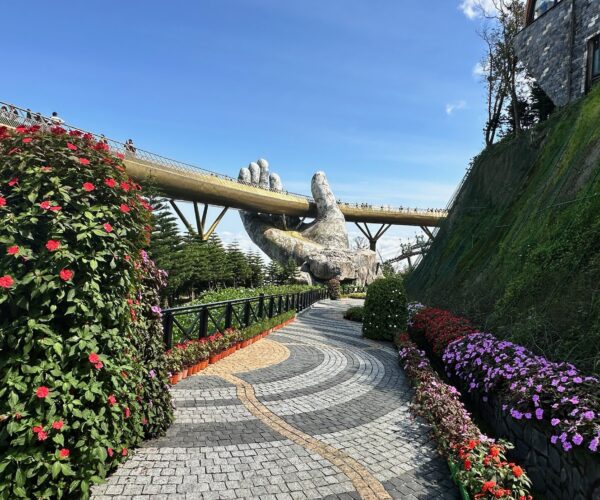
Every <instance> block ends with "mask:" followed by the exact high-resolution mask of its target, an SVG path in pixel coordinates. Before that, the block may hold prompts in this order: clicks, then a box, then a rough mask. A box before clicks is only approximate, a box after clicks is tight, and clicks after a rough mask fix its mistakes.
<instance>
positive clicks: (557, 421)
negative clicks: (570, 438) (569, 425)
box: [550, 418, 560, 427]
mask: <svg viewBox="0 0 600 500" xmlns="http://www.w3.org/2000/svg"><path fill="white" fill-rule="evenodd" d="M550 423H551V424H552V427H556V426H557V425H558V424H560V420H559V419H558V418H553V419H552V420H550Z"/></svg>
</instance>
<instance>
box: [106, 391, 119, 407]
mask: <svg viewBox="0 0 600 500" xmlns="http://www.w3.org/2000/svg"><path fill="white" fill-rule="evenodd" d="M106 400H107V401H108V405H109V406H112V405H114V404H115V403H116V402H117V398H115V396H114V394H111V395H110V396H108V398H106Z"/></svg>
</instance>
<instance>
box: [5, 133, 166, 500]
mask: <svg viewBox="0 0 600 500" xmlns="http://www.w3.org/2000/svg"><path fill="white" fill-rule="evenodd" d="M124 170H125V169H124V166H123V164H122V162H121V161H120V159H119V158H117V157H115V156H113V155H112V154H111V153H110V151H108V150H107V146H106V145H104V144H102V143H97V142H95V141H94V140H93V138H92V137H91V136H89V135H81V134H80V133H79V132H75V131H74V132H70V133H69V134H67V133H66V132H65V131H64V130H62V129H60V128H58V127H55V128H53V129H52V130H51V133H41V132H40V131H39V130H38V129H37V128H36V127H31V128H27V127H18V128H17V129H16V131H9V130H7V129H5V128H0V332H1V334H0V352H2V356H0V497H1V498H50V497H52V498H57V497H58V498H60V497H67V496H68V497H77V498H85V497H87V496H88V495H89V487H90V484H91V483H94V482H99V481H101V480H102V477H104V476H105V475H106V473H107V472H108V471H109V470H110V469H111V468H113V467H115V466H116V465H117V464H118V463H119V462H121V461H122V460H124V459H125V457H127V456H128V454H129V448H130V447H132V446H134V445H136V444H137V443H139V442H140V440H141V439H142V438H143V437H144V436H145V435H154V434H156V433H158V432H160V431H161V430H162V429H164V427H165V426H166V425H167V424H168V422H169V421H170V415H171V413H170V411H171V409H170V402H169V397H168V394H165V392H166V391H164V377H165V374H164V367H163V363H164V361H163V360H162V357H161V356H162V351H161V349H160V347H159V344H158V343H157V342H156V341H153V342H151V343H150V344H148V342H147V341H148V339H149V338H150V337H152V338H153V339H155V337H154V336H155V335H157V332H158V329H159V328H160V327H159V325H158V324H157V322H156V321H155V318H154V317H153V315H154V314H155V313H154V311H153V310H152V307H153V306H154V305H155V304H152V305H149V304H150V303H152V300H151V296H153V293H154V292H153V288H152V287H153V286H154V285H150V283H149V282H148V281H146V280H150V281H151V278H150V276H149V275H148V274H146V275H144V271H143V270H142V268H143V265H144V263H143V262H141V261H140V250H141V248H142V247H143V246H144V245H145V244H146V243H147V241H148V240H147V239H148V234H149V229H150V227H149V226H148V224H149V220H150V219H149V213H148V212H147V209H148V205H147V203H146V201H145V200H144V199H143V198H141V196H140V188H139V186H138V185H137V184H135V183H133V182H132V181H131V180H130V179H129V178H128V176H127V175H126V174H125V171H124ZM150 274H152V272H150ZM148 300H150V302H147V301H148ZM158 335H159V334H158ZM159 338H162V335H159Z"/></svg>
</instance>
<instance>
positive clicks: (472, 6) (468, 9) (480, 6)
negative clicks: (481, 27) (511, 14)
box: [459, 0, 496, 19]
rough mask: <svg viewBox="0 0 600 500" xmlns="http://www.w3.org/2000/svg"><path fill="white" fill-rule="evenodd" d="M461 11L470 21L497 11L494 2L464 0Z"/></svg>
mask: <svg viewBox="0 0 600 500" xmlns="http://www.w3.org/2000/svg"><path fill="white" fill-rule="evenodd" d="M459 9H460V10H462V12H463V14H464V15H465V16H467V17H468V18H469V19H476V18H478V17H481V16H482V15H491V14H493V13H494V12H495V11H496V7H495V6H494V0H462V1H461V3H460V6H459Z"/></svg>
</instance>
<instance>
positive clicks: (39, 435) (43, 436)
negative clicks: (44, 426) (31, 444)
mask: <svg viewBox="0 0 600 500" xmlns="http://www.w3.org/2000/svg"><path fill="white" fill-rule="evenodd" d="M37 438H38V441H46V439H48V434H46V433H45V432H44V431H40V432H38V433H37Z"/></svg>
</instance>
